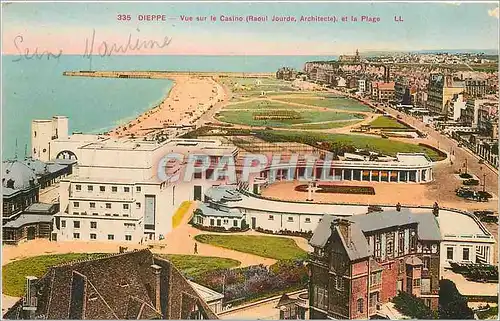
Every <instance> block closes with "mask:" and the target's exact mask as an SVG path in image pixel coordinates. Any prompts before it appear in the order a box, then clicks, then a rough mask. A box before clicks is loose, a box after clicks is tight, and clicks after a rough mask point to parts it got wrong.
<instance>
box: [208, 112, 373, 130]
mask: <svg viewBox="0 0 500 321" xmlns="http://www.w3.org/2000/svg"><path fill="white" fill-rule="evenodd" d="M284 110H286V109H284ZM291 110H292V109H291ZM297 113H298V114H299V116H300V117H299V118H297V119H283V120H274V119H265V120H259V119H254V112H253V111H227V110H226V111H224V110H223V111H221V112H220V113H219V116H218V117H217V119H218V120H220V121H224V122H228V123H232V124H240V125H249V126H269V127H283V126H289V125H293V124H307V123H317V122H324V121H335V120H351V119H362V118H363V116H362V115H359V114H348V113H341V112H335V111H315V110H311V111H298V112H297Z"/></svg>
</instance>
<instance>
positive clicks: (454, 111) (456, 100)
mask: <svg viewBox="0 0 500 321" xmlns="http://www.w3.org/2000/svg"><path fill="white" fill-rule="evenodd" d="M466 103H467V102H466V101H465V100H464V95H463V94H457V95H455V96H454V97H453V98H452V100H451V102H450V104H451V105H452V107H451V108H449V112H450V116H451V118H452V119H453V121H458V120H459V119H460V117H461V116H462V111H464V110H465V108H466Z"/></svg>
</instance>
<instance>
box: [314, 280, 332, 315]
mask: <svg viewBox="0 0 500 321" xmlns="http://www.w3.org/2000/svg"><path fill="white" fill-rule="evenodd" d="M313 305H314V306H316V307H318V308H320V309H322V310H326V309H327V308H328V290H327V289H325V288H321V287H319V286H317V285H314V287H313Z"/></svg>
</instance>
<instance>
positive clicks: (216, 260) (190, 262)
mask: <svg viewBox="0 0 500 321" xmlns="http://www.w3.org/2000/svg"><path fill="white" fill-rule="evenodd" d="M159 256H161V257H163V258H165V259H167V260H169V261H171V262H172V263H173V264H174V265H175V267H177V268H178V269H179V270H181V272H182V273H183V274H184V275H185V276H189V277H193V278H196V277H197V276H199V275H201V274H203V273H205V272H208V271H211V270H215V269H231V268H235V267H237V266H239V265H240V264H241V262H240V261H237V260H233V259H227V258H222V257H213V256H199V255H182V254H166V255H164V254H161V255H159Z"/></svg>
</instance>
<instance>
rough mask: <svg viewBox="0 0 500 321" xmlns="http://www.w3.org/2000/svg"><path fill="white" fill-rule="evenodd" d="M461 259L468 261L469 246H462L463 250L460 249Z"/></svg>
mask: <svg viewBox="0 0 500 321" xmlns="http://www.w3.org/2000/svg"><path fill="white" fill-rule="evenodd" d="M462 259H463V260H464V261H470V258H469V248H468V247H464V248H463V250H462Z"/></svg>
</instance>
